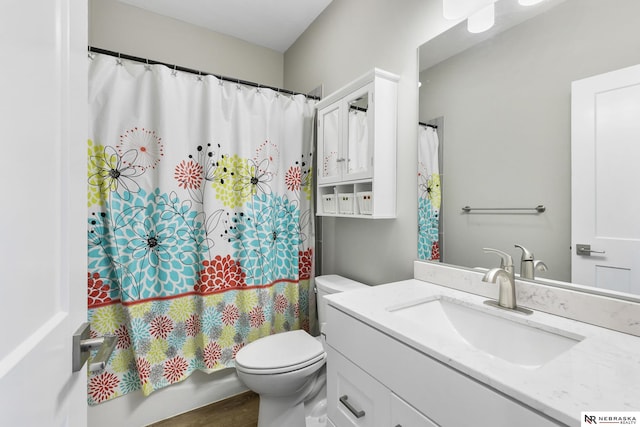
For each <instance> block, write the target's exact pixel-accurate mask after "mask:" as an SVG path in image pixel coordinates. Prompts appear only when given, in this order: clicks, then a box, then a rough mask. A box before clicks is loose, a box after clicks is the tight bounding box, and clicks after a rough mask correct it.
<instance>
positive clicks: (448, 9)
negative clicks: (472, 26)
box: [442, 0, 531, 20]
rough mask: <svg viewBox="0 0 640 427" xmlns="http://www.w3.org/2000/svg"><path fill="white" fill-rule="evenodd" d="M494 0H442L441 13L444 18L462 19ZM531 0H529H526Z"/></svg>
mask: <svg viewBox="0 0 640 427" xmlns="http://www.w3.org/2000/svg"><path fill="white" fill-rule="evenodd" d="M494 1H495V0H442V15H443V16H444V17H445V18H446V19H453V20H457V19H464V18H467V17H469V16H471V15H473V14H474V13H475V12H477V11H478V10H480V9H482V8H483V7H485V6H488V5H490V4H493V3H494ZM528 1H531V0H528Z"/></svg>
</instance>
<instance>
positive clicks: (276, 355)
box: [236, 330, 327, 375]
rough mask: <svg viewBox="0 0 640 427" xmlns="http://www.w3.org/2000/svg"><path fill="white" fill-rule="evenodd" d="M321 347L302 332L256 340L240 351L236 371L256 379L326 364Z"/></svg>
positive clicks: (286, 333)
mask: <svg viewBox="0 0 640 427" xmlns="http://www.w3.org/2000/svg"><path fill="white" fill-rule="evenodd" d="M326 357H327V354H326V353H325V351H324V348H323V347H322V344H321V343H320V342H319V341H318V340H317V339H316V338H314V337H312V336H311V335H309V334H308V333H306V332H305V331H302V330H296V331H289V332H282V333H279V334H275V335H270V336H268V337H264V338H261V339H259V340H256V341H254V342H252V343H250V344H248V345H246V346H244V347H243V348H241V349H240V351H238V353H237V354H236V368H237V369H240V370H242V371H243V372H246V373H250V374H257V375H273V374H281V373H284V372H291V371H295V370H298V369H302V368H305V367H307V366H310V365H313V364H315V363H318V362H324V359H326Z"/></svg>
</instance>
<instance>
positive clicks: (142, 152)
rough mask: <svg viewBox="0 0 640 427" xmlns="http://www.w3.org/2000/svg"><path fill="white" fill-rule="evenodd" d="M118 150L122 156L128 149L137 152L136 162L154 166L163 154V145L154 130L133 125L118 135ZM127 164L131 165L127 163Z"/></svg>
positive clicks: (144, 165)
mask: <svg viewBox="0 0 640 427" xmlns="http://www.w3.org/2000/svg"><path fill="white" fill-rule="evenodd" d="M117 149H118V152H119V153H120V155H121V156H122V155H123V154H124V153H126V152H127V151H129V150H135V151H136V153H137V156H136V163H137V164H138V166H142V167H143V168H145V169H147V168H155V167H156V166H157V165H158V163H159V162H160V158H161V157H162V156H164V145H163V144H162V138H160V137H159V136H158V135H157V134H156V132H155V131H153V130H149V129H145V128H138V127H134V128H133V129H129V130H126V131H125V132H124V133H123V134H122V135H120V142H119V143H118V146H117ZM128 166H133V165H132V164H128Z"/></svg>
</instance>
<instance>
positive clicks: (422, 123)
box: [418, 122, 438, 129]
mask: <svg viewBox="0 0 640 427" xmlns="http://www.w3.org/2000/svg"><path fill="white" fill-rule="evenodd" d="M418 124H419V125H420V126H426V127H430V128H434V129H438V126H436V125H430V124H428V123H424V122H418Z"/></svg>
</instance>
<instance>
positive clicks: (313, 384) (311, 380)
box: [236, 274, 367, 427]
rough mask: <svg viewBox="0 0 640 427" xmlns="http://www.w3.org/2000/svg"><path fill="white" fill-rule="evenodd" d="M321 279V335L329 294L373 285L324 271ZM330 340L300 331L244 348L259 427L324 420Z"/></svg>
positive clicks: (240, 369)
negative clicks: (256, 396) (256, 399)
mask: <svg viewBox="0 0 640 427" xmlns="http://www.w3.org/2000/svg"><path fill="white" fill-rule="evenodd" d="M315 283H316V290H317V293H318V294H317V301H318V320H319V322H320V332H321V334H322V332H323V331H324V325H325V323H326V310H327V307H326V301H325V300H324V296H325V295H328V294H333V293H337V292H345V291H349V290H354V289H361V288H363V287H366V286H367V285H364V284H362V283H359V282H355V281H353V280H350V279H347V278H345V277H341V276H337V275H334V274H331V275H326V276H318V277H316V278H315ZM324 345H325V344H324V340H323V339H322V335H320V337H312V336H311V335H309V334H308V333H306V332H305V331H302V330H297V331H289V332H282V333H279V334H275V335H270V336H268V337H264V338H260V339H258V340H256V341H254V342H252V343H250V344H248V345H246V346H245V347H243V348H242V349H240V351H238V353H237V354H236V371H237V373H238V377H239V378H240V380H241V381H242V382H243V383H244V384H245V385H246V386H247V387H249V388H250V389H251V390H253V391H255V392H256V393H258V394H259V395H260V410H259V415H258V427H283V426H287V427H312V426H313V427H319V426H321V425H324V422H325V421H324V420H325V419H326V387H325V382H326V374H325V369H322V368H323V367H324V365H325V361H326V358H327V353H326V352H325V350H324ZM322 412H324V413H322ZM307 424H309V425H307Z"/></svg>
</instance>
